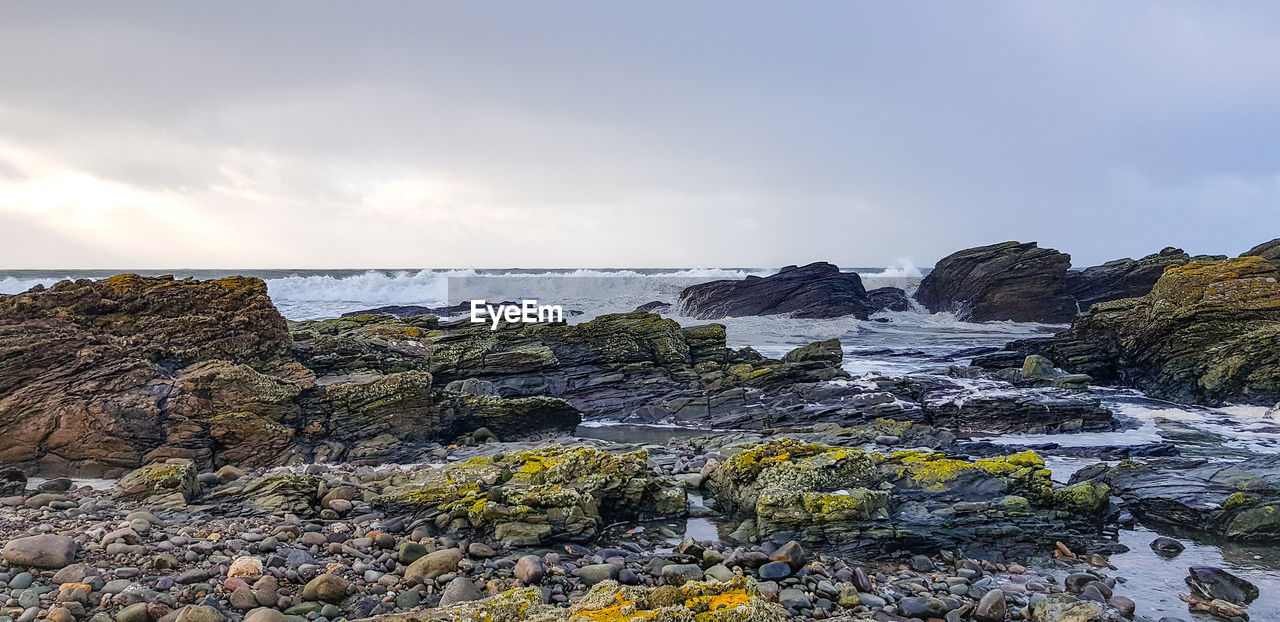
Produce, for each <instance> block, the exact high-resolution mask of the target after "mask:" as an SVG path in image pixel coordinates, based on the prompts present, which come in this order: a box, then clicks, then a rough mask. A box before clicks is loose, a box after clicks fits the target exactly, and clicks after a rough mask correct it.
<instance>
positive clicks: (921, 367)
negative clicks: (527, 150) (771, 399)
mask: <svg viewBox="0 0 1280 622" xmlns="http://www.w3.org/2000/svg"><path fill="white" fill-rule="evenodd" d="M852 271H854V272H857V273H858V274H859V275H860V276H861V277H862V279H863V282H864V284H865V286H866V287H867V289H874V288H877V287H899V288H902V289H904V290H906V291H908V292H911V291H914V289H915V288H916V287H917V286H918V284H919V282H920V279H921V278H922V275H923V273H924V272H925V271H922V270H920V269H917V268H916V267H915V266H913V265H912V264H911V263H910V262H909V261H906V260H900V261H899V262H898V263H897V265H894V266H889V267H877V268H857V269H854V270H852ZM119 272H121V271H119V270H114V271H31V270H9V271H0V294H15V293H20V292H23V291H26V290H27V289H29V288H31V287H32V286H34V285H37V284H42V285H45V286H49V285H52V284H54V283H56V282H57V281H59V280H63V279H80V278H93V279H97V278H104V277H107V276H110V275H112V274H117V273H119ZM136 272H139V273H142V274H153V275H154V274H173V275H174V276H175V277H177V278H184V277H194V278H198V279H208V278H217V277H222V276H227V275H229V274H246V275H251V276H257V277H260V278H262V279H263V280H264V281H265V282H266V283H267V287H268V293H269V295H270V296H271V298H272V300H273V302H274V303H275V304H276V306H277V307H278V308H279V309H280V311H281V313H282V314H283V315H284V316H285V317H287V318H289V319H294V320H304V319H318V318H327V317H335V316H337V315H340V314H342V313H344V312H348V311H356V310H361V309H368V308H372V307H378V306H384V305H422V306H442V305H445V304H449V303H451V302H455V303H456V302H457V301H458V300H457V293H458V292H457V291H456V289H457V285H458V283H460V282H464V281H465V282H470V283H474V282H475V281H474V279H477V278H481V279H483V281H484V284H485V285H486V286H488V287H489V288H490V290H491V291H496V292H503V294H494V296H495V297H494V298H493V300H498V299H499V297H498V296H500V295H505V294H507V293H509V294H511V296H509V297H506V298H503V299H508V300H515V299H519V298H520V297H533V298H537V299H538V300H539V301H540V302H541V303H544V304H560V305H562V306H563V307H564V308H565V309H567V310H576V311H580V312H581V315H573V316H569V317H567V318H566V319H567V320H568V321H570V322H575V323H576V322H582V321H586V320H589V319H591V318H593V317H596V316H598V315H601V314H604V313H614V312H622V311H630V310H633V309H635V308H636V307H637V306H639V305H641V304H644V303H647V302H651V301H654V300H659V301H664V302H670V303H674V302H675V301H676V299H677V297H678V295H679V292H680V290H681V289H683V288H684V287H687V286H688V285H689V284H692V283H696V282H703V281H709V280H716V279H733V278H745V277H747V276H753V275H754V276H766V275H769V274H773V273H774V272H776V269H772V268H711V269H694V268H690V269H676V270H673V269H575V270H563V269H559V270H551V269H547V270H542V269H512V270H473V269H411V270H249V271H226V270H170V271H154V270H152V271H136ZM584 283H587V284H589V285H588V286H583V284H584ZM451 287H453V288H454V289H455V291H454V292H453V294H454V295H452V296H451V291H450V290H451ZM666 315H668V317H672V318H674V319H676V320H677V321H679V322H680V323H681V324H683V325H689V324H697V323H704V322H705V321H703V320H696V319H693V318H688V317H682V316H680V315H679V314H678V310H675V311H673V312H671V313H667V314H666ZM716 322H719V323H723V324H725V325H726V327H727V330H728V339H729V345H730V346H732V347H742V346H751V347H753V348H755V349H756V350H758V351H759V352H760V353H762V354H764V355H766V356H774V357H776V356H781V355H782V354H785V353H786V352H787V351H789V350H791V349H793V348H796V347H799V346H802V345H805V344H808V343H812V342H814V341H817V340H822V339H830V338H833V337H834V338H838V339H840V342H841V344H842V346H843V348H844V351H845V362H844V368H845V369H846V370H847V371H849V372H850V373H851V374H853V375H854V376H862V375H864V374H868V373H880V374H902V373H926V374H927V373H945V369H946V367H947V366H949V365H955V364H965V363H966V360H965V358H964V357H956V356H953V355H955V353H957V352H961V351H964V350H969V349H972V348H979V347H999V346H1003V345H1004V344H1005V343H1007V342H1009V341H1012V340H1014V339H1023V338H1027V337H1036V336H1048V335H1052V334H1053V333H1055V332H1057V331H1060V330H1062V329H1063V328H1065V327H1064V326H1062V325H1052V324H1029V323H1015V322H987V323H972V322H964V321H960V320H958V319H956V318H955V317H954V316H952V315H950V314H945V313H942V314H929V313H926V312H924V311H923V310H921V309H918V308H917V309H912V310H908V311H902V312H882V313H878V314H876V315H875V316H873V317H872V318H871V320H869V321H859V320H857V319H853V318H834V319H826V320H813V319H795V318H790V317H786V316H766V317H744V318H726V319H723V320H716ZM967 387H968V390H970V391H972V392H973V393H974V394H975V395H978V394H982V393H987V392H1004V391H1009V390H1010V389H1009V388H1008V386H1007V385H1002V384H1000V383H993V382H990V381H981V380H976V381H971V382H970V383H969V384H968V385H967ZM1094 392H1095V393H1096V394H1097V395H1098V396H1099V397H1100V398H1101V399H1102V400H1103V402H1104V404H1105V405H1106V406H1108V407H1109V408H1111V409H1112V410H1113V411H1114V412H1116V413H1117V415H1118V416H1120V417H1122V418H1125V419H1127V420H1129V421H1130V422H1131V423H1132V424H1133V425H1132V426H1131V427H1130V429H1127V430H1125V431H1123V432H1109V433H1083V434H1054V435H1003V436H997V437H991V438H988V439H986V440H990V441H992V442H996V443H1005V444H1030V443H1045V442H1054V443H1059V444H1060V445H1063V446H1091V445H1093V446H1096V445H1131V446H1132V445H1141V444H1145V443H1149V442H1153V441H1166V440H1167V441H1172V442H1175V443H1178V444H1179V446H1180V448H1181V449H1182V451H1183V453H1184V454H1185V455H1190V456H1196V457H1207V458H1210V459H1213V460H1219V461H1223V462H1227V461H1236V460H1240V459H1243V458H1245V457H1247V456H1250V455H1255V454H1259V453H1276V452H1280V413H1278V412H1276V410H1275V409H1267V408H1259V407H1252V406H1232V407H1226V408H1199V407H1189V406H1182V405H1178V404H1172V403H1168V402H1161V401H1158V400H1152V399H1149V398H1147V397H1146V396H1144V395H1142V394H1141V393H1140V392H1137V391H1132V390H1120V389H1095V390H1094ZM582 433H583V434H584V435H590V436H593V437H600V438H607V439H610V440H618V441H632V442H662V441H663V439H669V438H671V437H674V436H681V435H687V434H693V433H697V434H702V433H705V430H697V431H682V430H673V429H671V428H670V427H663V426H651V427H649V428H645V429H638V428H634V427H633V428H626V427H621V426H619V427H617V428H610V427H609V426H607V425H604V426H599V427H596V428H595V429H592V430H585V429H584V430H583V431H582ZM1047 462H1048V465H1049V467H1050V468H1051V469H1052V470H1053V471H1054V478H1055V479H1056V480H1058V481H1066V479H1067V478H1069V477H1070V475H1071V473H1073V472H1074V471H1075V470H1077V469H1079V468H1082V467H1083V466H1086V465H1088V464H1091V463H1093V462H1095V461H1094V460H1091V459H1081V458H1062V457H1057V458H1051V459H1049V460H1048V461H1047ZM699 520H702V519H699ZM703 522H705V521H703ZM704 527H705V525H704ZM1156 535H1159V534H1156V533H1154V532H1151V531H1149V530H1146V529H1139V530H1136V531H1125V532H1123V534H1122V542H1124V543H1125V544H1127V545H1129V546H1130V547H1131V548H1132V549H1133V551H1132V552H1130V553H1125V554H1118V555H1114V556H1113V557H1112V558H1111V561H1112V564H1114V565H1115V566H1116V567H1117V568H1118V569H1119V570H1117V571H1115V574H1119V575H1122V576H1125V577H1127V578H1128V579H1129V582H1128V584H1126V585H1125V586H1124V587H1122V588H1121V589H1120V590H1119V592H1118V593H1121V594H1124V595H1127V596H1130V597H1132V598H1133V599H1134V600H1135V601H1136V602H1137V604H1138V612H1139V614H1142V615H1149V616H1152V617H1153V618H1159V617H1161V616H1177V617H1182V618H1184V619H1192V618H1193V616H1191V615H1190V614H1188V613H1187V611H1186V608H1185V606H1183V605H1182V603H1181V602H1179V601H1178V600H1177V594H1178V593H1179V592H1185V586H1184V585H1183V583H1182V578H1183V577H1185V576H1186V569H1187V567H1188V566H1191V565H1198V564H1210V565H1217V566H1220V567H1222V568H1225V569H1227V570H1228V571H1230V572H1233V573H1235V574H1238V575H1240V576H1242V577H1245V578H1247V579H1250V580H1252V581H1254V582H1255V583H1257V584H1258V585H1259V586H1260V587H1262V597H1261V598H1260V599H1259V600H1258V601H1256V602H1255V603H1253V604H1252V605H1251V606H1250V607H1249V612H1250V614H1251V615H1253V619H1255V620H1264V619H1265V620H1280V583H1278V582H1277V579H1276V577H1278V576H1280V547H1276V546H1253V545H1240V544H1225V543H1219V542H1212V541H1207V540H1197V539H1194V538H1190V537H1188V536H1187V535H1186V534H1166V535H1173V536H1175V537H1179V539H1180V540H1182V541H1183V542H1184V543H1185V544H1187V545H1188V549H1187V551H1186V552H1185V553H1184V554H1183V556H1180V557H1179V558H1175V559H1173V560H1167V559H1164V558H1159V557H1157V556H1154V555H1153V554H1152V553H1151V551H1150V550H1149V549H1148V548H1147V544H1148V543H1149V542H1150V541H1151V539H1153V538H1154V537H1156ZM1195 619H1201V618H1199V617H1196V618H1195ZM1204 619H1207V618H1204Z"/></svg>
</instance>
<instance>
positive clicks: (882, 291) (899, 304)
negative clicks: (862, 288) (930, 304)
mask: <svg viewBox="0 0 1280 622" xmlns="http://www.w3.org/2000/svg"><path fill="white" fill-rule="evenodd" d="M867 298H870V299H871V307H872V308H873V309H874V310H875V311H909V310H911V299H910V298H908V297H907V292H904V291H902V290H901V289H898V288H897V287H879V288H876V289H872V290H868V291H867ZM873 313H874V311H873Z"/></svg>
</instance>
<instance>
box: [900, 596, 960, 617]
mask: <svg viewBox="0 0 1280 622" xmlns="http://www.w3.org/2000/svg"><path fill="white" fill-rule="evenodd" d="M898 611H899V612H901V613H902V615H903V616H906V617H908V618H920V619H921V620H924V619H928V618H941V617H943V616H945V615H947V612H948V611H951V608H950V607H948V606H947V603H946V602H945V601H943V600H942V599H940V598H931V597H928V596H908V597H906V598H903V599H902V600H900V601H898Z"/></svg>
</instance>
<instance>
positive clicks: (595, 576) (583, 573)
mask: <svg viewBox="0 0 1280 622" xmlns="http://www.w3.org/2000/svg"><path fill="white" fill-rule="evenodd" d="M578 578H579V579H581V580H582V582H583V583H585V584H587V585H595V584H597V583H599V582H601V581H607V580H609V579H616V578H618V567H617V566H614V565H613V564H592V565H590V566H583V567H581V568H579V569H578Z"/></svg>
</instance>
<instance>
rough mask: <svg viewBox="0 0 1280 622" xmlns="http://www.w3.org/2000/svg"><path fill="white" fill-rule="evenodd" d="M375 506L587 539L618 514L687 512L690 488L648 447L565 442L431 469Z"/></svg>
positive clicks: (513, 532) (506, 536)
mask: <svg viewBox="0 0 1280 622" xmlns="http://www.w3.org/2000/svg"><path fill="white" fill-rule="evenodd" d="M373 505H374V507H376V508H379V509H382V510H385V511H388V512H400V513H406V512H407V513H413V514H416V515H419V516H421V517H422V518H424V519H428V520H434V521H436V522H437V524H440V525H450V524H452V525H454V526H456V527H465V528H471V529H477V530H480V531H481V532H483V533H485V534H486V535H491V536H494V537H497V538H498V539H503V540H507V541H508V543H510V544H514V545H535V544H537V543H538V542H540V541H542V540H544V539H548V538H557V539H575V540H584V539H589V538H592V537H594V536H595V535H596V534H598V533H599V530H600V528H601V527H603V526H604V525H606V524H609V523H612V522H616V521H619V520H636V519H637V518H640V517H662V516H679V515H682V514H684V512H685V511H686V506H685V493H684V489H683V488H681V487H680V486H679V485H678V484H677V483H676V482H675V481H673V480H670V479H667V478H663V477H661V476H659V475H657V474H656V473H655V472H654V471H653V470H652V468H651V467H649V465H648V454H647V453H645V452H644V451H643V450H641V451H635V452H631V453H625V454H613V453H609V452H607V451H603V450H601V449H596V448H594V447H589V446H588V447H562V446H559V445H549V446H546V447H542V448H539V449H534V450H527V451H518V452H512V453H509V454H499V455H497V456H494V457H492V458H489V457H476V458H472V459H470V460H467V461H464V462H457V463H451V464H449V465H448V466H446V467H445V468H442V469H431V470H427V471H424V472H421V473H420V474H418V476H417V477H415V479H413V480H412V481H410V482H408V483H406V484H404V485H401V486H397V487H394V488H390V489H387V490H385V491H384V492H383V494H382V495H380V496H379V497H377V498H375V499H374V500H373Z"/></svg>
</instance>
